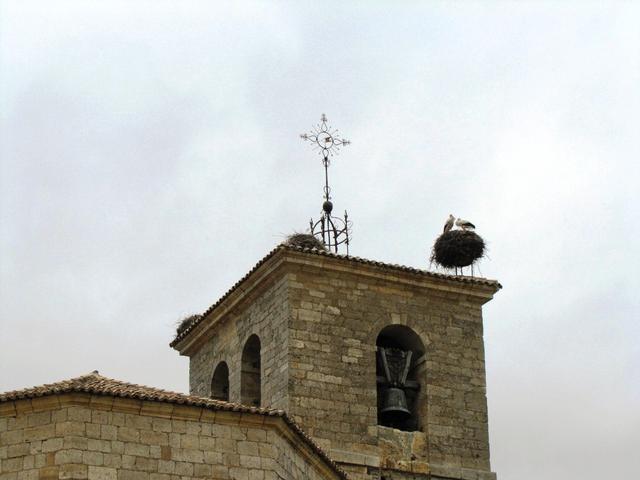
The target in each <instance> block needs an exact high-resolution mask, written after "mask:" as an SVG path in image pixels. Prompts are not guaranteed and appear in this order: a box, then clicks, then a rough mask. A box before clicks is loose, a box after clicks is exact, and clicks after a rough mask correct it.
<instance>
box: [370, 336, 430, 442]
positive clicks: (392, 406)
mask: <svg viewBox="0 0 640 480" xmlns="http://www.w3.org/2000/svg"><path fill="white" fill-rule="evenodd" d="M424 353H425V348H424V344H423V343H422V340H421V339H420V337H419V336H418V334H417V333H416V332H414V331H413V330H412V329H410V328H409V327H406V326H404V325H389V326H388V327H385V328H383V329H382V330H381V331H380V333H379V334H378V338H377V340H376V385H377V388H376V391H377V395H378V425H382V426H385V427H392V428H397V429H399V430H404V431H408V432H413V431H417V430H420V427H421V425H420V417H421V416H422V415H421V414H422V410H423V405H421V404H422V403H423V402H422V401H421V400H422V398H423V397H422V396H421V388H422V386H423V385H422V384H421V382H423V378H424V366H425V362H424Z"/></svg>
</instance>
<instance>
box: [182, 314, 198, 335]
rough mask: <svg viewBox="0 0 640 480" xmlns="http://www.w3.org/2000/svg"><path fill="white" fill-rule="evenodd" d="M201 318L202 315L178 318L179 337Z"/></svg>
mask: <svg viewBox="0 0 640 480" xmlns="http://www.w3.org/2000/svg"><path fill="white" fill-rule="evenodd" d="M199 318H200V315H198V314H195V315H189V316H186V317H184V318H183V319H182V320H178V321H177V322H176V325H177V327H176V337H178V336H179V335H180V334H181V333H183V332H184V331H186V330H187V329H188V328H189V327H190V326H191V325H193V323H194V322H195V321H196V320H198V319H199Z"/></svg>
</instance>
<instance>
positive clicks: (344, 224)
mask: <svg viewBox="0 0 640 480" xmlns="http://www.w3.org/2000/svg"><path fill="white" fill-rule="evenodd" d="M300 138H302V139H303V140H305V141H308V142H311V145H312V147H313V149H314V150H317V151H318V152H319V153H320V155H321V156H322V164H323V165H324V202H323V204H322V213H321V214H320V219H319V220H318V221H316V222H314V221H313V218H312V219H311V222H310V224H309V225H310V228H311V234H312V235H315V236H316V237H318V238H319V239H321V240H322V241H323V242H324V244H325V245H326V246H327V247H328V248H329V250H333V251H334V252H336V253H337V252H338V245H341V244H344V245H345V247H346V250H347V255H349V234H350V230H351V222H350V221H349V217H348V215H347V211H346V210H345V212H344V219H342V218H338V217H334V216H332V215H331V212H332V211H333V203H332V202H331V188H330V187H329V164H330V162H329V157H332V156H334V155H338V154H339V152H340V147H342V146H345V145H349V144H350V143H351V142H350V141H349V140H345V139H344V138H340V137H338V130H337V129H335V130H332V129H331V127H330V126H329V125H328V124H327V117H326V116H325V114H324V113H323V114H322V116H321V117H320V123H318V124H317V125H315V126H314V128H313V129H312V130H311V132H310V133H303V134H301V135H300Z"/></svg>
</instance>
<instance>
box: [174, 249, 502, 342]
mask: <svg viewBox="0 0 640 480" xmlns="http://www.w3.org/2000/svg"><path fill="white" fill-rule="evenodd" d="M281 250H293V251H296V252H304V253H309V254H312V255H318V256H324V257H331V258H337V259H341V260H344V261H348V262H355V263H361V264H364V265H372V266H376V267H382V268H386V269H390V270H395V271H400V272H408V273H413V274H418V275H422V276H425V277H431V278H439V279H442V280H448V281H452V282H458V283H465V284H468V285H486V286H491V287H494V288H496V289H501V288H502V285H500V283H499V282H498V281H496V280H489V279H486V278H480V277H467V276H462V275H448V274H445V273H436V272H430V271H428V270H420V269H418V268H413V267H407V266H404V265H398V264H392V263H384V262H378V261H375V260H368V259H366V258H360V257H352V256H348V255H339V254H337V253H331V252H327V251H325V250H318V249H315V248H304V247H297V246H294V245H286V244H284V243H282V244H280V245H278V246H277V247H276V248H274V249H273V250H271V251H270V252H269V253H268V254H267V255H265V256H264V257H263V258H262V259H261V260H259V261H258V263H256V264H255V265H254V266H253V268H252V269H251V270H249V271H248V272H247V273H246V274H245V275H244V276H243V277H242V278H241V279H240V280H238V281H237V282H236V283H235V284H234V285H233V286H232V287H231V288H230V289H229V290H227V291H226V293H225V294H224V295H222V297H220V298H219V299H218V301H216V303H214V304H213V305H211V306H210V307H209V308H208V309H207V310H206V311H205V312H204V313H202V314H201V315H199V316H198V318H196V319H195V321H194V322H193V323H192V324H191V325H189V326H188V327H187V328H185V329H184V330H182V332H180V333H179V334H177V335H176V337H175V338H174V339H173V341H172V342H171V343H170V344H169V346H170V347H174V346H175V345H177V344H178V342H179V341H180V340H182V339H183V338H185V337H186V336H187V335H189V332H191V330H193V329H194V328H195V326H196V325H198V324H199V323H200V322H201V321H202V320H203V319H204V318H205V317H206V316H207V315H208V314H209V313H211V312H212V311H213V310H214V309H215V308H216V307H217V306H218V305H220V304H221V303H222V302H223V301H224V300H225V299H226V298H227V297H228V296H229V295H231V293H232V292H233V291H234V290H235V289H236V288H238V286H239V285H240V284H241V283H242V282H244V281H245V280H246V279H247V278H248V277H249V276H250V275H251V274H253V273H254V272H255V271H256V270H258V268H260V266H262V264H264V263H265V262H266V261H267V260H269V259H270V258H271V257H273V256H274V255H275V254H276V253H277V252H279V251H281Z"/></svg>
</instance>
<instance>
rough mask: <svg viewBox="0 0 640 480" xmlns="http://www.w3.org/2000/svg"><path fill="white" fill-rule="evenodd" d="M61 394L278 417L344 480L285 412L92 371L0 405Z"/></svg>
mask: <svg viewBox="0 0 640 480" xmlns="http://www.w3.org/2000/svg"><path fill="white" fill-rule="evenodd" d="M65 393H88V394H90V395H106V396H111V397H120V398H131V399H134V400H146V401H152V402H165V403H172V404H176V405H188V406H193V407H202V408H206V409H210V410H223V411H228V412H240V413H252V414H256V415H264V416H268V417H280V418H282V419H283V420H284V422H285V423H286V424H287V425H288V426H289V427H290V428H291V430H293V431H294V432H295V433H296V434H297V435H298V436H299V437H300V438H301V439H302V440H303V441H304V442H305V443H306V444H307V445H308V446H309V447H310V448H311V449H312V450H313V451H314V452H315V453H317V454H318V455H319V456H320V457H321V458H322V459H323V460H324V461H325V462H326V463H327V464H329V465H330V466H331V467H332V468H333V470H335V472H336V473H337V474H338V475H339V476H340V477H341V478H344V479H346V478H347V476H346V474H345V473H344V472H343V471H342V470H341V469H340V468H339V467H338V466H337V465H336V463H335V462H334V461H333V460H331V458H329V456H328V455H327V454H326V453H325V452H324V451H323V450H322V449H321V448H320V447H319V446H318V445H317V444H316V443H315V442H314V441H313V440H312V439H311V437H309V436H308V435H307V434H306V433H305V432H304V430H302V428H300V426H299V425H298V424H297V423H295V422H294V421H293V420H292V419H291V418H290V417H289V416H288V415H287V414H286V413H285V411H284V410H276V409H271V408H257V407H249V406H247V405H242V404H239V403H230V402H223V401H221V400H214V399H212V398H206V397H198V396H195V395H185V394H183V393H177V392H171V391H168V390H161V389H159V388H153V387H147V386H144V385H136V384H133V383H127V382H122V381H120V380H114V379H111V378H107V377H103V376H102V375H100V374H99V373H98V372H97V371H93V372H91V373H89V374H87V375H82V376H81V377H76V378H71V379H69V380H63V381H61V382H56V383H50V384H46V385H40V386H37V387H31V388H25V389H23V390H14V391H11V392H5V393H0V403H3V402H11V401H16V400H26V399H32V398H37V397H45V396H48V395H57V394H65Z"/></svg>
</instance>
